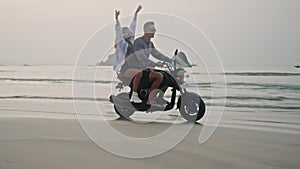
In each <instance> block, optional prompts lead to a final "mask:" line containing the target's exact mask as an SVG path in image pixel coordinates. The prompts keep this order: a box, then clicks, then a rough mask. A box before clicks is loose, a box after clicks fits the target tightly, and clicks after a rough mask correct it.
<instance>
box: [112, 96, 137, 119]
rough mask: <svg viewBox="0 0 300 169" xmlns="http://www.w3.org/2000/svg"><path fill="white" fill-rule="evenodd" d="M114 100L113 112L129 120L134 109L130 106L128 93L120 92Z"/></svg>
mask: <svg viewBox="0 0 300 169" xmlns="http://www.w3.org/2000/svg"><path fill="white" fill-rule="evenodd" d="M115 99H116V100H114V109H115V112H116V113H117V114H118V115H119V116H120V117H123V118H126V119H128V120H130V118H129V117H130V116H131V115H132V114H133V113H134V111H135V109H134V108H133V107H131V104H130V102H129V95H128V93H120V94H118V95H117V96H116V98H115Z"/></svg>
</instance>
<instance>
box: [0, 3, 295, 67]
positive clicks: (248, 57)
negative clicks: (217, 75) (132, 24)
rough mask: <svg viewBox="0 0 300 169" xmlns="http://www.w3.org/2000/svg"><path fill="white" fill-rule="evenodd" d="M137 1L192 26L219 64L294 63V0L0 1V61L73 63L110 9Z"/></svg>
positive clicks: (129, 9)
mask: <svg viewBox="0 0 300 169" xmlns="http://www.w3.org/2000/svg"><path fill="white" fill-rule="evenodd" d="M138 4H142V5H143V7H144V8H143V9H142V11H141V13H147V12H162V13H165V14H171V15H175V16H179V17H181V18H183V19H185V20H187V21H188V22H191V23H192V24H194V25H195V26H197V27H198V28H199V29H200V30H202V31H203V32H204V33H205V34H206V35H207V36H208V37H209V38H210V40H211V41H212V42H213V44H214V45H215V47H216V49H217V50H218V52H219V55H220V57H221V59H222V62H223V64H224V66H225V68H226V67H230V66H247V67H254V66H258V67H259V66H261V67H263V66H274V67H277V66H287V67H291V66H293V65H294V64H298V63H299V64H300V32H299V30H300V1H299V0H205V1H204V0H190V1H187V0H185V1H180V0H179V1H174V0H163V1H162V0H148V1H146V0H1V1H0V23H1V27H0V36H1V38H0V64H1V65H3V64H25V63H26V64H74V63H75V60H76V57H77V56H78V53H79V51H80V49H81V48H82V46H83V45H84V43H85V42H86V41H87V39H88V38H89V37H90V36H91V35H92V34H93V33H94V32H95V31H97V30H98V29H99V28H101V27H103V26H104V25H105V24H108V23H110V22H112V21H114V20H113V19H114V10H115V9H119V10H121V16H128V15H130V14H132V13H133V11H134V9H135V8H136V7H137V5H138ZM138 26H139V27H142V23H139V25H138ZM158 27H159V25H158ZM171 29H174V28H171ZM111 31H112V35H113V33H114V30H113V28H112V30H111ZM156 40H157V39H156ZM113 41H114V36H112V37H111V42H109V43H113ZM191 43H196V42H191ZM158 48H159V46H158ZM172 50H173V49H172Z"/></svg>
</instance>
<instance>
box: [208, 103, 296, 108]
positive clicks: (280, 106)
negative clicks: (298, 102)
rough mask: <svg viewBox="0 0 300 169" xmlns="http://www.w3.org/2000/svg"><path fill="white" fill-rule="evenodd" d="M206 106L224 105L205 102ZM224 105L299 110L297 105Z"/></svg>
mask: <svg viewBox="0 0 300 169" xmlns="http://www.w3.org/2000/svg"><path fill="white" fill-rule="evenodd" d="M206 105H207V106H224V105H223V104H218V103H214V104H211V103H209V102H208V103H206ZM225 107H230V108H253V109H281V110H300V107H299V106H283V105H269V104H251V103H249V104H241V103H226V104H225Z"/></svg>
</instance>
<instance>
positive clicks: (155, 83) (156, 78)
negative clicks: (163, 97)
mask: <svg viewBox="0 0 300 169" xmlns="http://www.w3.org/2000/svg"><path fill="white" fill-rule="evenodd" d="M149 80H150V82H152V84H151V87H150V94H149V98H148V104H154V103H155V102H154V96H155V94H156V92H155V89H158V88H159V86H160V85H161V83H162V82H163V80H164V76H163V74H161V73H159V72H154V71H151V72H150V75H149Z"/></svg>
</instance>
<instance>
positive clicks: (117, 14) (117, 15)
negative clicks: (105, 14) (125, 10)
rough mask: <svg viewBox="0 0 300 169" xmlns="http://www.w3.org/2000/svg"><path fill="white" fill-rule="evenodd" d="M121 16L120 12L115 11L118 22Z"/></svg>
mask: <svg viewBox="0 0 300 169" xmlns="http://www.w3.org/2000/svg"><path fill="white" fill-rule="evenodd" d="M119 15H120V11H118V10H115V18H116V20H118V19H119Z"/></svg>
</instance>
